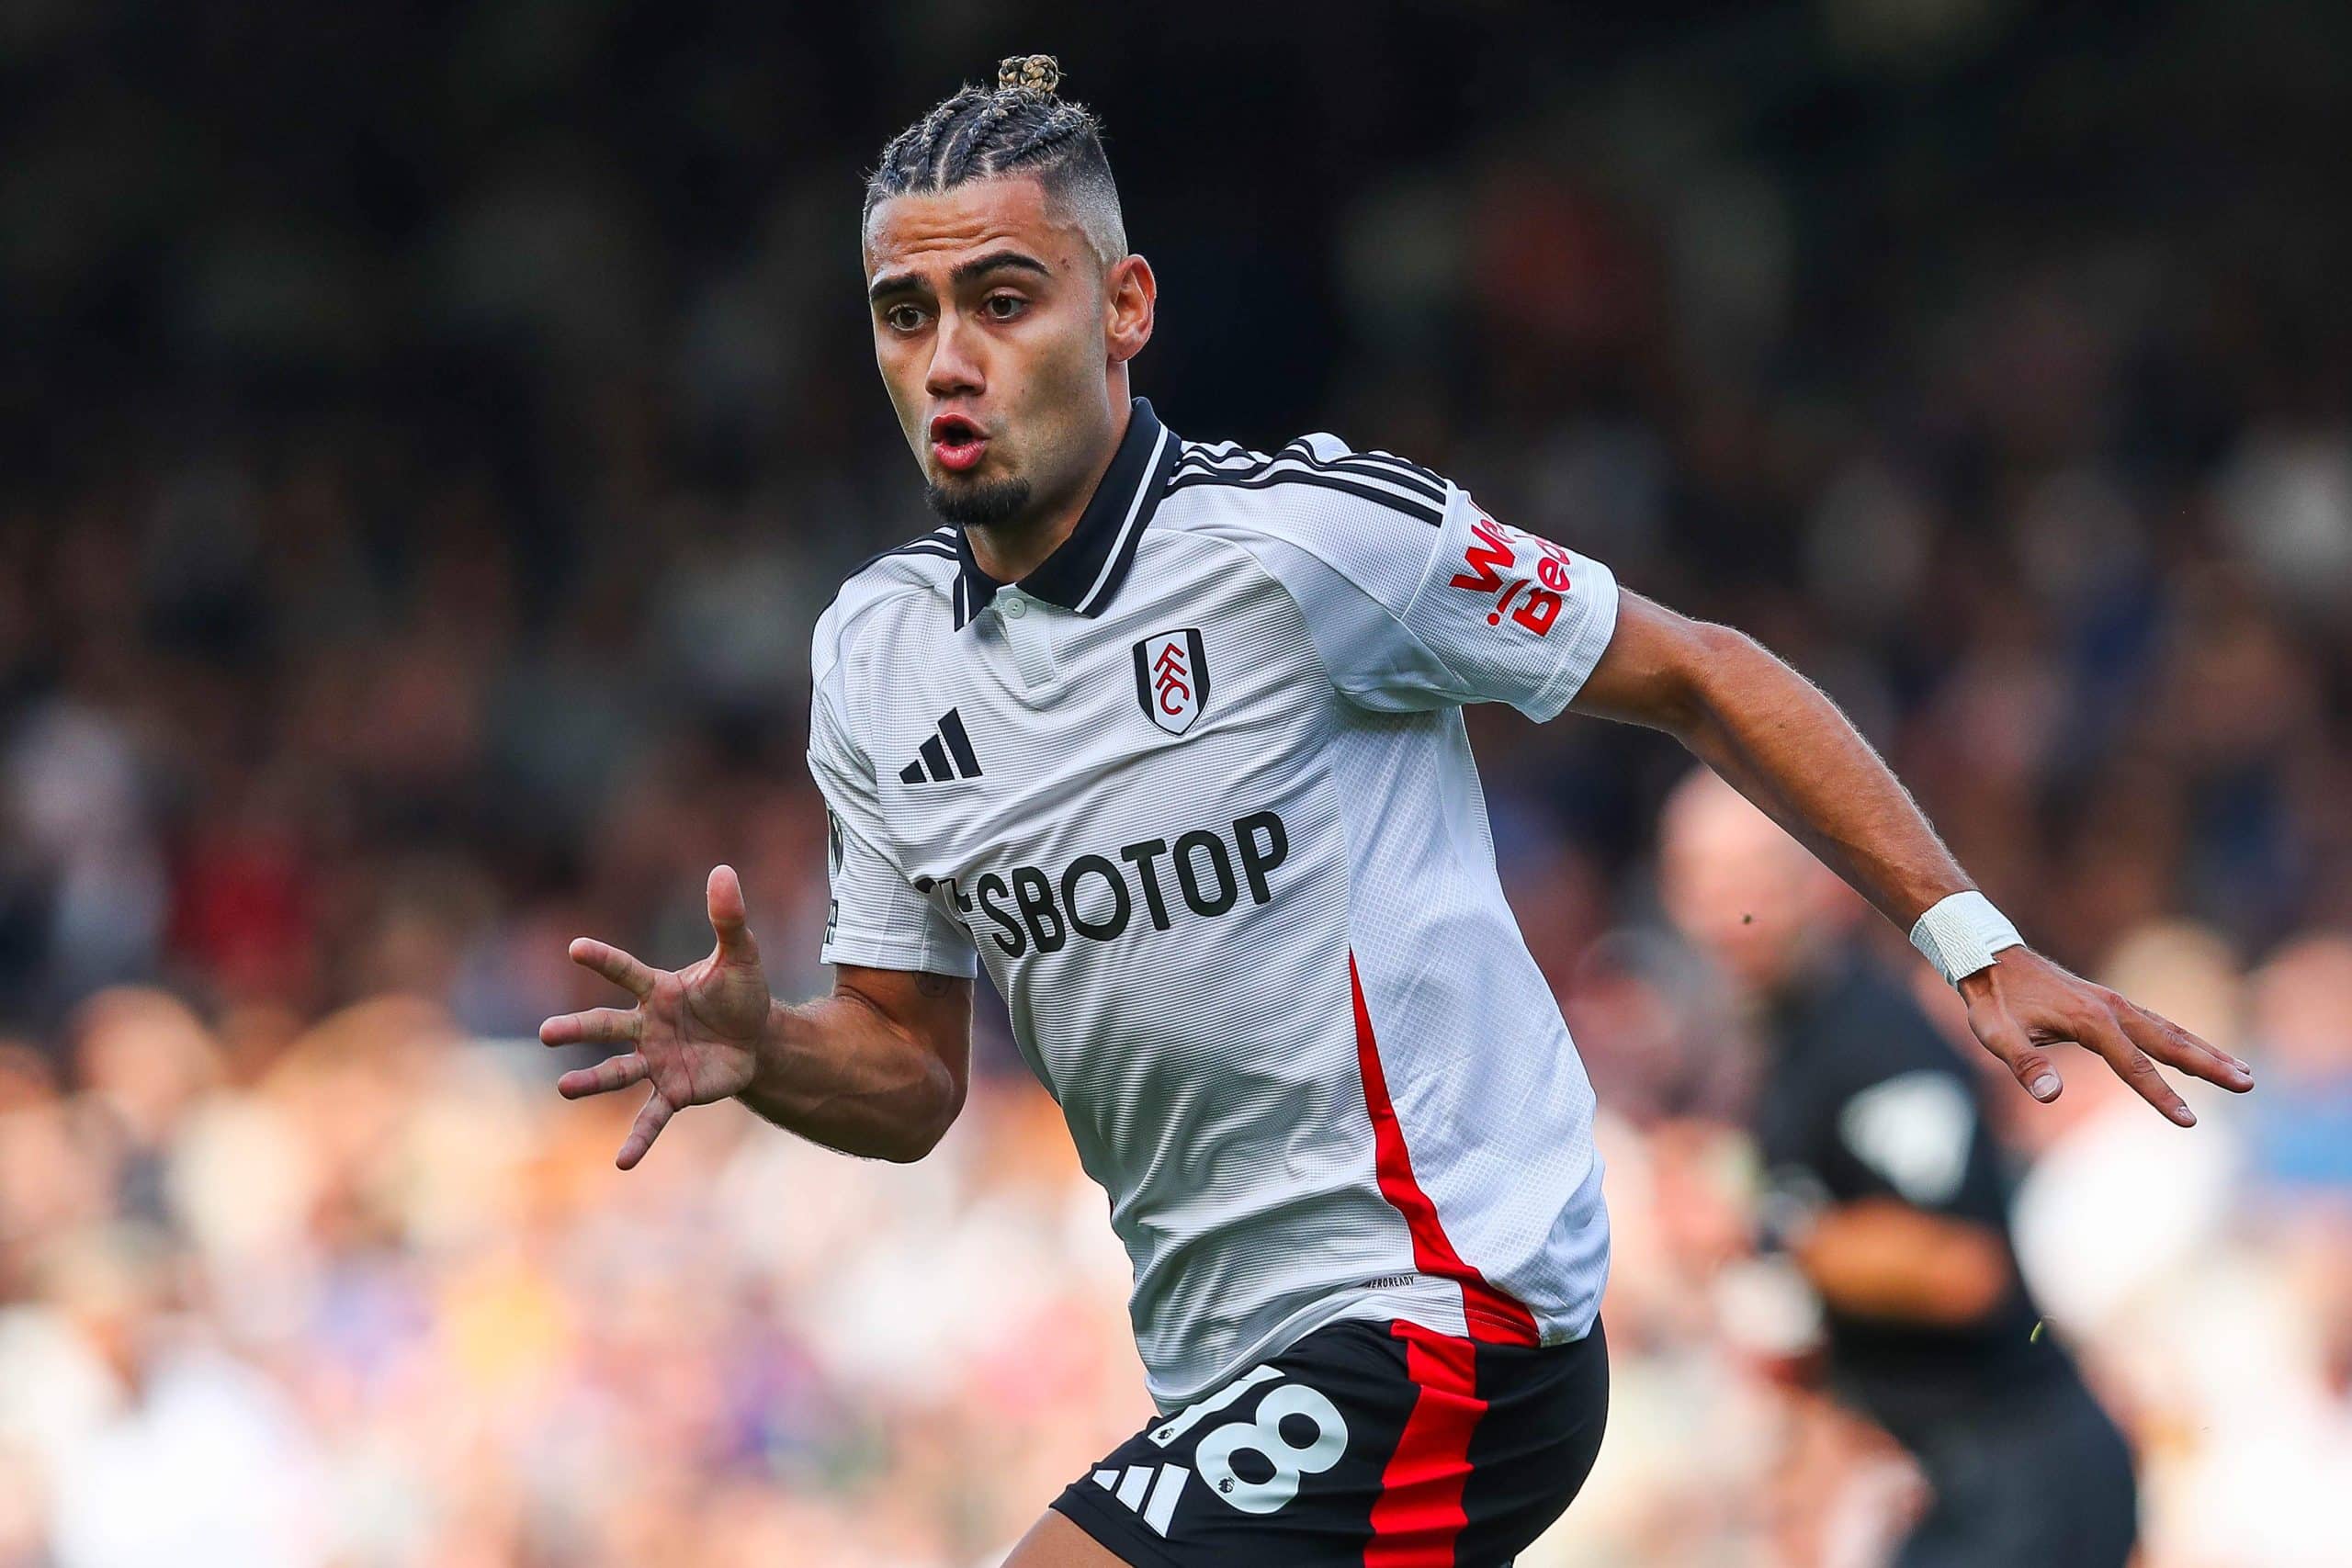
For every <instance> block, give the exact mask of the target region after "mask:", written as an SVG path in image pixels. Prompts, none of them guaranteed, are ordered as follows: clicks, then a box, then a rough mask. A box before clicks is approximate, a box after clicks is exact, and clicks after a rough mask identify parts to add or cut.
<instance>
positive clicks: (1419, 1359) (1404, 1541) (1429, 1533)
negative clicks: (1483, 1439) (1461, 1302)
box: [1363, 1319, 1487, 1568]
mask: <svg viewBox="0 0 2352 1568" xmlns="http://www.w3.org/2000/svg"><path fill="white" fill-rule="evenodd" d="M1388 1331H1389V1332H1390V1333H1391V1334H1394V1335H1395V1336H1397V1338H1399V1339H1402V1340H1403V1341H1404V1342H1405V1374H1406V1375H1407V1376H1408V1377H1409V1378H1411V1379H1412V1380H1413V1382H1416V1383H1418V1384H1419V1385H1420V1387H1419V1393H1416V1394H1415V1395H1414V1396H1413V1408H1412V1412H1411V1413H1410V1414H1409V1415H1408V1416H1406V1417H1405V1430H1404V1431H1403V1432H1402V1433H1401V1434H1399V1435H1398V1437H1397V1450H1396V1452H1394V1453H1392V1454H1390V1455H1389V1456H1388V1463H1387V1465H1386V1466H1385V1468H1384V1469H1383V1470H1382V1471H1381V1472H1380V1495H1379V1496H1378V1497H1376V1498H1374V1500H1373V1505H1372V1539H1371V1540H1368V1541H1366V1542H1365V1543H1364V1548H1363V1562H1364V1568H1453V1549H1454V1545H1455V1543H1456V1542H1457V1541H1459V1540H1460V1539H1461V1537H1462V1531H1463V1529H1464V1528H1465V1527H1466V1526H1467V1525H1468V1524H1469V1523H1470V1516H1469V1513H1468V1512H1467V1511H1466V1510H1465V1509H1464V1507H1463V1505H1462V1489H1463V1487H1464V1484H1465V1483H1467V1482H1468V1481H1469V1479H1470V1435H1471V1433H1473V1432H1475V1431H1476V1430H1477V1427H1478V1417H1479V1416H1484V1415H1485V1414H1486V1413H1487V1402H1486V1401H1485V1400H1483V1399H1481V1398H1479V1397H1478V1393H1477V1361H1476V1354H1477V1348H1476V1346H1475V1345H1473V1344H1472V1343H1471V1342H1470V1341H1469V1340H1467V1339H1457V1338H1455V1337H1453V1335H1451V1334H1440V1333H1438V1332H1437V1331H1436V1330H1435V1329H1432V1328H1424V1327H1422V1326H1421V1325H1419V1324H1418V1323H1407V1322H1405V1321H1403V1320H1402V1319H1399V1320H1397V1322H1395V1323H1392V1324H1390V1325H1388Z"/></svg>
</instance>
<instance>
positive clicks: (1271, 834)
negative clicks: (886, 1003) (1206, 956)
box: [919, 811, 1290, 958]
mask: <svg viewBox="0 0 2352 1568" xmlns="http://www.w3.org/2000/svg"><path fill="white" fill-rule="evenodd" d="M1289 858H1290V832H1289V829H1286V828H1284V827H1283V819H1282V818H1280V817H1278V816H1276V815H1275V814H1274V813H1272V812H1271V811H1258V812H1253V813H1251V814H1250V815H1249V816H1247V817H1242V818H1236V819H1235V820H1234V823H1233V825H1232V827H1231V828H1229V829H1210V828H1196V829H1193V830H1192V831H1191V832H1188V833H1183V834H1180V835H1178V837H1177V839H1176V840H1175V842H1174V843H1173V844H1171V843H1170V842H1169V840H1166V839H1145V840H1140V841H1138V842H1136V843H1132V844H1124V845H1122V846H1120V847H1119V849H1117V850H1116V851H1114V852H1113V853H1112V854H1108V855H1103V854H1083V855H1080V856H1079V857H1078V858H1077V859H1076V860H1074V861H1071V862H1070V863H1069V864H1068V865H1066V866H1064V867H1062V869H1061V870H1060V871H1059V872H1058V873H1053V872H1048V871H1046V870H1045V869H1044V868H1043V867H1040V866H1034V865H1016V866H1014V867H1012V870H1010V871H1007V872H1001V873H1000V872H994V871H989V872H983V873H981V874H980V875H979V876H978V877H977V878H974V879H973V880H972V883H971V886H970V887H969V888H968V889H967V888H964V887H961V886H957V885H956V879H955V878H953V877H948V878H944V879H942V880H941V881H940V882H939V883H938V884H936V886H937V887H938V888H939V890H940V891H941V892H942V893H944V895H945V896H946V897H947V898H948V899H949V900H950V901H951V902H953V903H954V904H955V906H956V908H957V909H958V910H960V911H961V912H962V913H963V915H964V918H965V922H966V924H967V925H976V924H977V923H978V922H981V921H984V922H986V924H987V925H989V926H992V927H994V928H995V929H994V930H992V931H989V933H988V935H989V940H990V941H992V942H995V943H996V945H997V946H998V948H999V949H1001V951H1002V952H1003V953H1004V954H1005V956H1006V957H1008V958H1018V957H1020V956H1021V955H1022V954H1023V953H1031V952H1036V953H1059V952H1060V951H1061V950H1062V949H1063V948H1064V947H1066V946H1068V945H1069V941H1070V939H1071V938H1072V937H1082V938H1084V939H1085V940H1086V941H1088V942H1114V941H1116V940H1117V939H1118V938H1119V937H1121V936H1122V935H1124V934H1125V932H1126V931H1127V928H1128V927H1129V926H1130V925H1133V924H1136V923H1137V922H1138V921H1140V920H1148V921H1150V922H1151V926H1152V929H1153V930H1155V931H1168V930H1170V929H1171V928H1172V927H1173V926H1174V925H1175V923H1176V920H1177V919H1178V918H1179V911H1181V910H1189V911H1191V912H1192V913H1193V914H1194V915H1198V916H1200V917H1202V918H1203V919H1216V917H1217V916H1219V915H1223V914H1226V913H1227V912H1228V911H1230V910H1232V909H1233V908H1236V907H1238V905H1239V904H1240V902H1241V899H1242V897H1243V896H1244V895H1245V894H1246V895H1247V896H1248V897H1249V899H1250V902H1251V903H1252V904H1269V903H1272V901H1273V897H1274V885H1273V873H1274V871H1275V870H1276V869H1277V868H1278V867H1280V866H1281V865H1282V863H1283V861H1285V860H1287V859H1289ZM919 886H923V887H924V890H925V891H929V890H930V886H932V885H929V884H919Z"/></svg>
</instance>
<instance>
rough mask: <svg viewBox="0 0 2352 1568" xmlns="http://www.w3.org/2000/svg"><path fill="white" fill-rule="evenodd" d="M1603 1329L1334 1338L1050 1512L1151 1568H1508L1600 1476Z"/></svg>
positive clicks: (1263, 1367) (1253, 1372) (1249, 1382)
mask: <svg viewBox="0 0 2352 1568" xmlns="http://www.w3.org/2000/svg"><path fill="white" fill-rule="evenodd" d="M1608 1411H1609V1354H1608V1349H1607V1347H1606V1345H1605V1343H1604V1341H1603V1338H1602V1335H1601V1331H1600V1325H1599V1324H1597V1323H1596V1324H1595V1325H1594V1326H1593V1330H1592V1332H1591V1333H1590V1334H1589V1335H1587V1336H1586V1337H1584V1338H1582V1339H1579V1340H1576V1341H1574V1342H1572V1343H1569V1344H1566V1345H1548V1346H1525V1345H1504V1344H1484V1343H1480V1342H1479V1341H1477V1340H1474V1339H1464V1338H1457V1337H1453V1336H1452V1335H1445V1334H1440V1333H1438V1332H1436V1331H1435V1330H1433V1329H1430V1328H1425V1327H1423V1326H1421V1325H1419V1324H1417V1323H1408V1322H1405V1321H1403V1320H1401V1319H1398V1320H1392V1321H1391V1322H1389V1323H1386V1324H1375V1323H1365V1322H1359V1321H1355V1320H1352V1319H1351V1320H1348V1321H1345V1322H1340V1323H1335V1324H1329V1325H1326V1326H1324V1327H1322V1328H1318V1329H1317V1330H1316V1331H1315V1332H1314V1333H1312V1334H1310V1335H1308V1336H1307V1337H1306V1338H1304V1339H1301V1340H1300V1341H1299V1342H1298V1343H1297V1344H1295V1345H1293V1346H1291V1347H1290V1348H1288V1349H1286V1350H1284V1351H1283V1353H1282V1354H1281V1355H1279V1356H1276V1357H1274V1358H1272V1359H1270V1360H1267V1361H1264V1362H1261V1363H1260V1364H1259V1365H1257V1366H1254V1367H1251V1368H1250V1369H1249V1370H1248V1371H1244V1372H1243V1373H1241V1375H1239V1376H1238V1377H1236V1378H1234V1379H1233V1380H1232V1381H1230V1382H1227V1384H1226V1385H1225V1387H1224V1388H1223V1389H1221V1390H1219V1391H1218V1392H1217V1393H1214V1394H1211V1395H1209V1396H1208V1397H1207V1398H1205V1399H1204V1400H1202V1401H1201V1402H1200V1403H1199V1404H1193V1405H1191V1406H1188V1407H1186V1408H1184V1409H1181V1410H1178V1411H1176V1412H1174V1413H1172V1414H1170V1415H1169V1416H1163V1417H1160V1418H1159V1419H1156V1420H1154V1421H1153V1422H1152V1423H1151V1424H1150V1425H1148V1426H1147V1427H1144V1429H1143V1430H1142V1431H1140V1432H1137V1433H1136V1435H1135V1436H1134V1437H1133V1438H1129V1439H1128V1440H1127V1441H1126V1442H1125V1443H1122V1444H1121V1445H1120V1446H1119V1447H1118V1448H1116V1449H1114V1450H1112V1451H1111V1452H1110V1453H1109V1454H1107V1455H1105V1456H1104V1457H1103V1461H1102V1462H1101V1463H1099V1464H1097V1465H1095V1466H1093V1467H1092V1468H1091V1471H1090V1472H1089V1473H1088V1474H1087V1475H1085V1476H1084V1477H1082V1478H1080V1480H1078V1481H1077V1482H1074V1483H1072V1484H1071V1485H1070V1486H1069V1489H1068V1490H1066V1491H1064V1492H1063V1493H1062V1495H1060V1496H1059V1497H1057V1498H1056V1499H1055V1501H1054V1507H1055V1509H1056V1510H1057V1512H1059V1513H1061V1514H1063V1515H1065V1516H1067V1517H1069V1519H1070V1520H1071V1521H1072V1522H1073V1523H1075V1524H1076V1525H1077V1526H1078V1527H1079V1528H1080V1529H1083V1530H1084V1531H1086V1533H1087V1534H1089V1535H1091V1536H1092V1537H1093V1538H1094V1539H1095V1540H1098V1541H1100V1542H1102V1543H1103V1546H1105V1547H1106V1548H1108V1549H1109V1550H1110V1551H1113V1552H1114V1553H1115V1554H1116V1555H1117V1556H1118V1558H1119V1560H1120V1561H1121V1562H1130V1563H1136V1564H1138V1565H1140V1568H1422V1565H1425V1564H1431V1563H1444V1564H1447V1565H1448V1568H1452V1565H1454V1564H1460V1565H1461V1568H1498V1565H1500V1564H1504V1563H1508V1562H1510V1561H1511V1560H1512V1559H1513V1558H1514V1557H1515V1556H1517V1554H1518V1553H1519V1552H1520V1551H1522V1550H1524V1549H1525V1548H1526V1547H1527V1546H1528V1545H1529V1544H1530V1543H1531V1542H1532V1541H1533V1540H1535V1538H1536V1537H1537V1536H1539V1535H1541V1534H1543V1532H1544V1529H1546V1528H1547V1527H1548V1526H1550V1524H1551V1523H1552V1521H1553V1520H1555V1519H1556V1518H1558V1517H1560V1515H1561V1513H1562V1512H1563V1511H1565V1510H1566V1507H1567V1506H1568V1504H1569V1503H1570V1502H1571V1501H1573V1500H1574V1498H1575V1497H1576V1495H1577V1491H1578V1490H1579V1489H1580V1488H1581V1487H1582V1486H1583V1485H1584V1482H1585V1478H1586V1476H1587V1475H1588V1474H1589V1473H1590V1472H1591V1470H1592V1462H1593V1459H1594V1457H1595V1456H1596V1455H1597V1454H1598V1453H1599V1452H1600V1438H1601V1432H1602V1429H1603V1427H1605V1426H1606V1425H1607V1421H1608Z"/></svg>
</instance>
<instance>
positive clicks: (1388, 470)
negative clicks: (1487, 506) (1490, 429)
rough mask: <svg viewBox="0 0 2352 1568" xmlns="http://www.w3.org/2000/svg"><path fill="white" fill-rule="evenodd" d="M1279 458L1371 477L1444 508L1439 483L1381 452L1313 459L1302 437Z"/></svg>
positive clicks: (1442, 484) (1312, 450) (1414, 466)
mask: <svg viewBox="0 0 2352 1568" xmlns="http://www.w3.org/2000/svg"><path fill="white" fill-rule="evenodd" d="M1282 456H1283V457H1295V458H1297V459H1299V460H1300V461H1302V462H1306V463H1310V464H1312V465H1314V466H1315V467H1316V468H1324V469H1328V470H1329V471H1331V472H1333V473H1345V472H1348V471H1351V470H1353V471H1356V472H1361V473H1366V474H1371V475H1373V476H1374V477H1375V478H1377V479H1385V480H1387V481H1388V482H1389V483H1391V484H1400V485H1403V486H1404V487H1405V488H1406V489H1408V490H1412V491H1419V492H1420V493H1421V494H1423V495H1426V496H1428V497H1429V498H1430V500H1431V501H1433V502H1437V503H1438V504H1439V505H1440V506H1443V505H1444V504H1445V481H1444V480H1443V479H1440V478H1438V477H1437V476H1436V475H1435V474H1433V473H1431V472H1430V471H1429V470H1428V469H1427V468H1421V467H1420V466H1419V465H1418V464H1414V463H1408V462H1407V461H1405V459H1403V458H1402V457H1390V456H1389V455H1388V454H1386V453H1385V452H1342V453H1340V455H1339V456H1338V457H1317V456H1316V455H1315V448H1314V447H1312V446H1308V445H1307V442H1306V437H1305V436H1303V435H1302V436H1300V437H1299V438H1298V439H1297V440H1295V441H1294V442H1292V443H1291V444H1290V445H1289V446H1285V447H1283V449H1282Z"/></svg>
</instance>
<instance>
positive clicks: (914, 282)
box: [865, 251, 1054, 301]
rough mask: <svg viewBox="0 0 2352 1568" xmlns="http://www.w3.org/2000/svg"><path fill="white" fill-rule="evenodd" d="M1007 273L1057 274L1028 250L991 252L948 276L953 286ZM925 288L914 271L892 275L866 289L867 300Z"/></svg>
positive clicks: (962, 265) (957, 268) (958, 267)
mask: <svg viewBox="0 0 2352 1568" xmlns="http://www.w3.org/2000/svg"><path fill="white" fill-rule="evenodd" d="M1007 270H1012V271H1016V272H1034V273H1035V274H1036V275H1037V276H1040V277H1051V276H1053V275H1054V273H1053V269H1052V268H1051V267H1049V266H1047V265H1046V264H1045V263H1044V262H1041V261H1039V260H1038V259H1037V258H1036V257H1035V256H1033V255H1030V254H1028V253H1026V252H1024V251H990V252H989V254H986V255H984V256H974V257H973V258H972V259H971V260H970V261H967V262H958V263H956V269H955V270H954V271H953V272H950V273H949V274H948V275H947V281H948V282H949V283H951V284H961V283H969V282H971V281H972V280H973V279H974V278H976V277H983V276H987V275H988V274H989V273H991V272H1003V271H1007ZM922 286H923V285H922V278H921V277H919V276H916V275H915V274H913V273H911V272H893V273H888V274H885V275H884V276H880V277H877V278H876V279H875V280H874V282H873V283H872V284H871V285H870V286H869V287H868V288H866V290H865V298H866V299H867V300H868V301H876V300H879V299H882V298H883V297H884V296H885V295H889V294H907V293H912V292H916V291H918V290H920V289H921V288H922Z"/></svg>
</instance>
